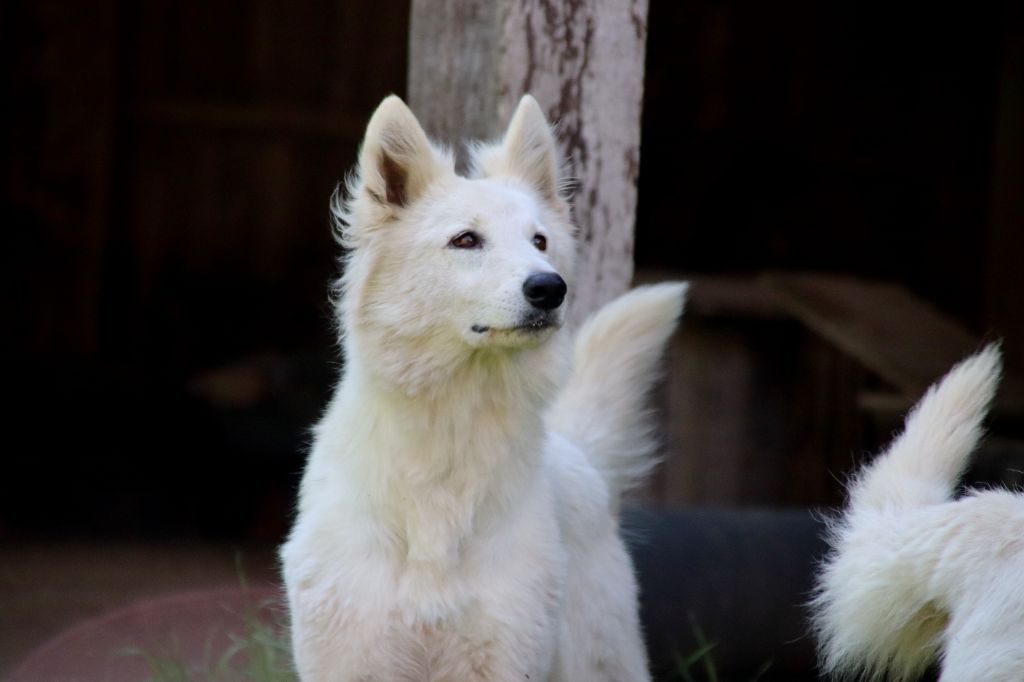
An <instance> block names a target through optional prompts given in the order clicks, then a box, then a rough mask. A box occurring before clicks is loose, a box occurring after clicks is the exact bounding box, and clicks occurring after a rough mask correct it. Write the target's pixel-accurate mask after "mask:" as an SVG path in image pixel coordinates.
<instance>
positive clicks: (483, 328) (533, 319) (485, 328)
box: [470, 312, 562, 334]
mask: <svg viewBox="0 0 1024 682" xmlns="http://www.w3.org/2000/svg"><path fill="white" fill-rule="evenodd" d="M560 326H562V323H561V321H560V320H559V319H558V318H557V317H556V316H554V315H552V314H550V313H546V312H545V313H534V314H531V315H527V316H526V317H524V318H523V319H522V320H521V321H520V322H519V324H517V325H514V326H512V327H491V326H490V325H485V324H474V325H473V326H472V327H470V330H472V331H473V332H474V333H476V334H488V333H499V334H501V333H504V334H509V333H511V334H515V333H520V334H539V333H540V332H542V331H545V330H547V329H557V328H558V327H560Z"/></svg>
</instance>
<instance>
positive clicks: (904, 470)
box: [811, 345, 1000, 680]
mask: <svg viewBox="0 0 1024 682" xmlns="http://www.w3.org/2000/svg"><path fill="white" fill-rule="evenodd" d="M999 373H1000V356H999V350H998V347H997V346H995V345H992V346H989V347H988V348H986V349H985V350H983V351H982V352H980V353H978V354H977V355H974V356H972V357H970V358H968V359H967V360H965V361H963V362H961V363H960V364H959V365H957V366H956V367H955V368H953V370H951V371H950V372H949V373H948V374H947V375H946V376H945V377H944V378H943V379H942V381H941V382H939V383H938V384H937V385H935V386H933V387H932V388H931V389H929V391H928V392H927V394H926V395H925V396H924V398H923V399H922V400H921V401H920V403H918V405H917V406H916V407H915V408H914V410H913V411H912V412H911V413H910V415H909V416H908V417H907V421H906V426H905V429H904V431H903V433H902V434H900V435H899V436H898V437H897V438H896V440H894V441H893V442H892V444H890V446H889V447H888V448H887V449H886V451H885V452H884V453H883V454H881V455H880V456H879V457H878V458H876V460H875V461H874V462H873V463H872V464H871V465H870V466H868V467H866V468H865V469H864V471H862V472H861V473H860V474H859V475H858V476H857V477H856V478H855V479H854V482H853V484H852V486H851V489H850V503H849V507H848V508H847V510H846V511H845V513H844V514H843V516H842V518H841V519H839V520H838V521H837V522H836V523H835V525H834V526H833V528H832V533H831V538H830V540H831V543H832V545H833V553H832V554H831V556H830V557H829V558H828V559H827V561H826V562H825V564H824V566H823V568H822V571H821V574H820V576H819V580H818V587H817V592H816V594H815V597H814V599H813V601H812V603H811V609H812V612H813V619H814V625H815V629H816V630H817V633H818V636H819V647H820V651H821V658H822V665H823V668H824V669H825V671H826V672H830V673H847V674H852V675H858V674H862V675H864V676H866V677H869V678H876V677H882V676H883V675H885V674H886V673H888V674H890V675H891V677H892V679H897V680H905V679H912V678H914V677H917V676H918V675H920V674H921V673H922V672H923V670H924V669H925V668H926V667H927V665H928V664H929V663H930V662H931V661H933V660H935V658H936V657H937V655H938V653H939V650H940V648H941V646H942V643H943V635H944V632H945V629H946V627H947V624H948V616H949V613H948V608H949V601H950V600H949V596H948V593H949V592H950V591H952V590H951V588H950V586H949V585H947V584H946V583H952V582H956V580H955V579H953V575H954V574H956V573H958V571H957V569H956V566H954V565H953V562H955V561H956V560H957V558H956V557H952V556H950V555H951V554H953V553H955V551H954V550H955V548H956V547H958V546H960V545H962V544H965V543H964V540H965V538H966V537H967V534H966V533H964V532H962V531H961V530H959V529H960V526H961V525H962V524H961V523H959V522H958V521H957V519H958V518H959V516H960V515H962V514H963V513H965V512H969V510H970V508H968V509H966V510H961V509H959V508H957V505H958V504H960V503H953V502H951V499H952V497H953V493H954V491H955V488H956V485H957V482H958V480H959V478H960V476H961V474H962V472H963V470H964V468H965V467H966V464H967V461H968V458H969V456H970V454H971V453H972V452H973V450H974V449H975V447H976V445H977V442H978V440H979V438H980V437H981V433H982V429H981V423H982V420H983V419H984V417H985V413H986V411H987V408H988V405H989V403H990V402H991V399H992V396H993V395H994V393H995V389H996V384H997V383H998V379H999Z"/></svg>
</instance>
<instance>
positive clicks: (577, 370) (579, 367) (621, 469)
mask: <svg viewBox="0 0 1024 682" xmlns="http://www.w3.org/2000/svg"><path fill="white" fill-rule="evenodd" d="M686 288H687V285H686V284H685V283H681V282H673V283H668V284H656V285H652V286H646V287H639V288H637V289H635V290H633V291H631V292H629V293H627V294H625V295H623V296H620V297H619V298H617V299H616V300H614V301H612V302H611V303H609V304H608V305H606V306H605V307H604V308H602V309H601V310H599V311H598V312H597V313H596V314H595V315H594V316H593V317H591V318H590V319H589V320H588V321H587V322H586V323H585V324H584V325H583V327H582V328H581V329H580V332H579V334H578V336H577V339H576V348H575V355H574V360H573V362H574V364H573V374H572V377H571V378H570V379H569V382H568V384H567V385H566V387H565V389H564V390H563V392H562V393H561V395H560V396H559V398H558V400H557V401H556V402H555V404H554V406H553V407H552V409H551V412H550V415H549V417H550V420H551V427H552V429H553V430H554V431H556V432H557V433H560V434H562V435H563V436H565V437H566V438H568V439H569V440H570V441H572V442H573V443H575V444H577V445H579V446H580V447H581V448H583V450H584V451H585V452H586V453H587V455H588V456H589V457H590V458H591V461H592V462H593V463H594V465H595V466H596V467H597V468H598V470H599V471H601V472H602V474H603V475H604V476H605V479H606V480H607V482H608V486H609V489H610V492H611V495H612V500H613V504H617V503H618V500H619V497H620V495H621V493H622V492H623V491H624V490H626V489H628V488H629V487H631V486H633V485H635V484H636V483H637V482H639V481H640V480H641V479H642V478H643V477H644V475H645V474H647V473H648V472H649V471H650V469H651V468H652V467H653V466H654V463H655V460H654V450H655V444H656V443H655V441H654V438H653V432H652V429H651V424H650V420H649V419H648V416H649V410H647V409H646V408H645V397H646V395H647V393H648V391H649V390H650V388H651V386H652V385H653V383H654V380H655V378H656V377H657V375H658V368H659V365H660V363H661V357H662V354H663V350H664V348H665V344H666V343H667V342H668V339H669V337H670V336H671V335H672V332H673V331H674V330H675V328H676V324H677V323H678V321H679V316H680V315H681V314H682V311H683V302H684V300H685V295H686Z"/></svg>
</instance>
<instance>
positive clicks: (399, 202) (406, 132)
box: [359, 95, 450, 210]
mask: <svg viewBox="0 0 1024 682" xmlns="http://www.w3.org/2000/svg"><path fill="white" fill-rule="evenodd" d="M445 162H446V159H445V157H444V156H443V155H442V154H440V153H439V152H438V151H437V150H435V149H434V147H433V145H431V144H430V140H428V139H427V134H426V133H425V132H423V128H422V127H420V124H419V122H418V121H417V120H416V117H415V116H414V115H413V113H412V111H410V110H409V107H407V106H406V105H405V102H403V101H402V100H401V99H400V98H398V97H396V96H395V95H391V96H390V97H388V98H386V99H385V100H384V101H383V102H381V104H380V106H378V107H377V110H376V111H375V112H373V116H371V117H370V123H369V124H368V125H367V126H366V137H365V138H364V139H363V147H362V150H361V151H360V153H359V177H360V180H361V191H362V192H364V193H365V194H366V195H367V196H368V197H369V198H370V199H371V200H373V201H374V202H376V203H377V204H380V205H381V206H382V207H385V208H388V209H391V210H394V209H400V208H403V207H405V206H408V205H409V204H411V203H412V202H414V201H416V199H418V198H419V197H420V196H421V195H422V194H423V192H424V191H425V190H426V188H427V186H428V185H430V183H431V182H432V181H433V180H434V179H436V178H437V177H438V176H439V175H440V174H441V173H443V172H445V170H446V167H447V168H450V162H449V163H447V164H446V163H445Z"/></svg>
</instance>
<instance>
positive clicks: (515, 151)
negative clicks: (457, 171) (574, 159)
mask: <svg viewBox="0 0 1024 682" xmlns="http://www.w3.org/2000/svg"><path fill="white" fill-rule="evenodd" d="M476 169H477V172H478V173H480V174H482V175H485V176H488V177H496V176H502V175H512V176H515V177H518V178H521V179H523V180H525V181H526V182H527V183H529V184H530V186H532V187H533V188H534V189H536V190H537V191H538V192H539V193H540V194H541V196H543V197H544V198H545V199H546V200H548V201H550V202H551V203H553V204H556V205H559V206H561V205H563V204H564V201H563V199H562V197H561V194H560V188H561V187H560V185H561V178H560V177H559V159H558V148H557V146H556V145H555V136H554V134H552V132H551V126H550V125H548V122H547V119H545V118H544V112H542V111H541V109H540V105H539V104H537V100H535V99H534V98H533V97H531V96H530V95H523V98H522V99H521V100H519V106H518V107H516V112H515V114H513V115H512V121H511V123H509V125H508V130H506V131H505V137H504V138H503V139H502V141H501V142H500V143H498V144H496V145H486V146H482V147H479V148H477V150H476Z"/></svg>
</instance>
